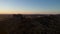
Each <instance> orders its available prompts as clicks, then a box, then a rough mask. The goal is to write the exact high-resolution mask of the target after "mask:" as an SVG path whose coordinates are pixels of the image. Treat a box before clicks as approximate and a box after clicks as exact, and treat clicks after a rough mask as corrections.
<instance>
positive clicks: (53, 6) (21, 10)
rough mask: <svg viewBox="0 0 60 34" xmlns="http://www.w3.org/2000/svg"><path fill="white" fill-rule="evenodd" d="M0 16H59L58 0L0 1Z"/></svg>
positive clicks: (59, 3)
mask: <svg viewBox="0 0 60 34" xmlns="http://www.w3.org/2000/svg"><path fill="white" fill-rule="evenodd" d="M0 14H60V0H0Z"/></svg>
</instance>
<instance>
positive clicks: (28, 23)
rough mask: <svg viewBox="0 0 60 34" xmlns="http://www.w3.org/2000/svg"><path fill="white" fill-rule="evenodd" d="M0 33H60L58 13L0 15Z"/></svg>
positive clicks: (59, 16) (59, 15)
mask: <svg viewBox="0 0 60 34" xmlns="http://www.w3.org/2000/svg"><path fill="white" fill-rule="evenodd" d="M0 34H60V14H56V15H21V14H13V15H8V16H7V15H0Z"/></svg>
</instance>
